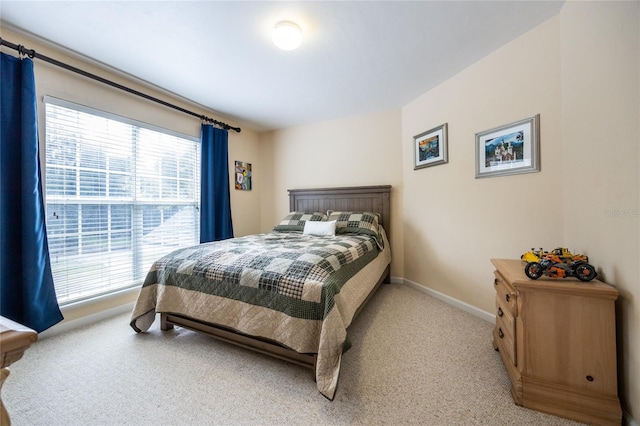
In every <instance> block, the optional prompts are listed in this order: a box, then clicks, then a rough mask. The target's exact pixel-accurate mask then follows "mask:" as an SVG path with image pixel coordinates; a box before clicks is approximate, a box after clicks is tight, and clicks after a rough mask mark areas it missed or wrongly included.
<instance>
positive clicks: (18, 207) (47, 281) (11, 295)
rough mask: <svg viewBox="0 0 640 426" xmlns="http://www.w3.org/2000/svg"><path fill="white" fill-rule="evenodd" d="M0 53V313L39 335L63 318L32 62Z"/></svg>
mask: <svg viewBox="0 0 640 426" xmlns="http://www.w3.org/2000/svg"><path fill="white" fill-rule="evenodd" d="M1 55H2V58H1V63H0V71H1V72H0V79H1V80H0V102H1V106H0V107H1V110H0V111H1V114H0V115H1V117H0V314H1V315H2V316H3V317H6V318H9V319H12V320H14V321H17V322H19V323H21V324H24V325H26V326H27V327H29V328H31V329H33V330H35V331H37V332H38V333H39V332H41V331H43V330H46V329H47V328H49V327H51V326H52V325H54V324H57V323H58V322H60V321H61V320H62V318H63V317H62V313H61V312H60V308H59V306H58V301H57V299H56V293H55V288H54V286H53V277H52V275H51V263H50V261H49V250H48V243H47V230H46V226H45V209H44V203H43V197H42V187H41V179H40V160H39V157H38V129H37V123H38V116H37V113H36V87H35V79H34V73H33V62H32V61H31V60H30V59H27V58H25V59H18V58H15V57H13V56H10V55H7V54H4V53H1Z"/></svg>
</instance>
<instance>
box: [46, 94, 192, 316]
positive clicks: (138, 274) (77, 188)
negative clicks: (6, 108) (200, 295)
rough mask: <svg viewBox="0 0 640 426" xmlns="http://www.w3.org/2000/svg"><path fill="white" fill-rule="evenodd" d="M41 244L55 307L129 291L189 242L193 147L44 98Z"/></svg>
mask: <svg viewBox="0 0 640 426" xmlns="http://www.w3.org/2000/svg"><path fill="white" fill-rule="evenodd" d="M45 105H46V148H45V151H46V180H45V181H46V191H45V193H46V206H47V207H46V208H47V221H46V222H47V235H48V240H49V254H50V257H51V268H52V271H53V280H54V284H55V288H56V294H57V296H58V303H60V304H61V305H65V304H68V303H72V302H76V301H79V300H83V299H87V298H92V297H96V296H99V295H104V294H108V293H111V292H115V291H119V290H122V289H125V288H129V287H132V286H138V285H140V284H141V283H142V281H143V280H144V277H145V275H146V273H147V272H148V270H149V268H150V266H151V265H152V263H153V262H154V261H155V260H157V259H158V258H160V257H161V256H163V255H165V254H167V253H169V252H170V251H173V250H175V249H177V248H180V247H185V246H190V245H194V244H197V243H198V242H199V232H200V231H199V212H198V207H199V202H200V173H199V171H200V160H199V157H200V142H199V141H198V140H197V139H196V138H192V137H189V136H184V135H179V134H176V133H173V132H170V131H168V130H164V129H160V128H155V127H153V126H150V125H148V124H143V123H139V122H136V121H134V120H130V119H126V118H123V117H118V116H115V115H111V114H108V113H105V112H102V111H97V110H93V109H91V108H88V107H84V106H80V105H76V104H72V103H70V102H66V101H62V100H59V99H55V98H51V97H46V98H45Z"/></svg>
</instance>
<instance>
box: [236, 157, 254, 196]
mask: <svg viewBox="0 0 640 426" xmlns="http://www.w3.org/2000/svg"><path fill="white" fill-rule="evenodd" d="M236 189H239V190H240V191H251V163H245V162H244V161H236Z"/></svg>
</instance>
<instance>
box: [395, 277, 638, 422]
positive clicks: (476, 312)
mask: <svg viewBox="0 0 640 426" xmlns="http://www.w3.org/2000/svg"><path fill="white" fill-rule="evenodd" d="M391 282H392V283H393V284H405V285H408V286H409V287H412V288H415V289H416V290H419V291H421V292H423V293H426V294H428V295H429V296H432V297H435V298H436V299H438V300H442V301H443V302H445V303H447V304H449V305H452V306H455V307H456V308H458V309H460V310H462V311H464V312H467V313H469V314H471V315H473V316H475V317H478V318H480V319H483V320H485V321H487V322H490V323H492V324H495V323H496V316H495V315H494V314H490V313H488V312H485V311H483V310H482V309H478V308H476V307H475V306H472V305H469V304H468V303H465V302H462V301H460V300H458V299H456V298H454V297H451V296H447V295H446V294H444V293H440V292H439V291H436V290H433V289H431V288H429V287H425V286H423V285H421V284H418V283H415V282H413V281H411V280H407V279H404V278H398V277H391ZM622 418H623V421H622V424H623V425H626V426H640V424H638V422H637V421H636V420H635V419H634V418H633V417H631V414H629V412H627V411H626V410H622Z"/></svg>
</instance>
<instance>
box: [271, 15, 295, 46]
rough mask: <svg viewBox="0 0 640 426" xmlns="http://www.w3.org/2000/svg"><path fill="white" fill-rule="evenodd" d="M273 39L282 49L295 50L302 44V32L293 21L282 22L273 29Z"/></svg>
mask: <svg viewBox="0 0 640 426" xmlns="http://www.w3.org/2000/svg"><path fill="white" fill-rule="evenodd" d="M272 39H273V42H274V43H275V45H276V46H278V47H279V48H280V49H282V50H293V49H295V48H296V47H298V46H300V43H302V30H301V29H300V27H299V26H298V25H296V24H294V23H293V22H291V21H281V22H278V23H277V24H276V26H275V28H274V29H273V34H272Z"/></svg>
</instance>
